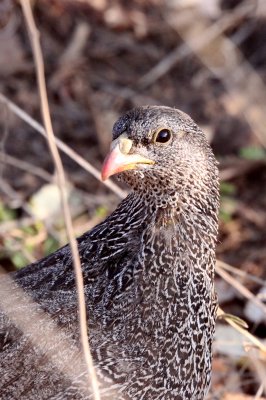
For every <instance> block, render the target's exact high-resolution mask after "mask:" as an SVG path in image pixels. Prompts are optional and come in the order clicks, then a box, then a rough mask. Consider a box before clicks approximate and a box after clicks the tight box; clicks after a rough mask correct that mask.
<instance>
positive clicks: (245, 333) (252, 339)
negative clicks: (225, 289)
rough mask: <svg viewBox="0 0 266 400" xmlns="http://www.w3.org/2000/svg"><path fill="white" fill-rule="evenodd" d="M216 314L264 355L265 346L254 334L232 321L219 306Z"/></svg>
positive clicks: (265, 352) (265, 351)
mask: <svg viewBox="0 0 266 400" xmlns="http://www.w3.org/2000/svg"><path fill="white" fill-rule="evenodd" d="M217 316H218V317H220V318H224V319H225V320H226V322H227V323H228V324H229V325H231V326H232V327H233V328H234V329H236V330H237V331H238V332H240V333H241V334H242V335H243V336H244V337H245V338H246V339H247V340H248V341H249V342H251V343H252V344H253V345H254V346H256V347H257V348H258V349H260V350H261V351H262V352H263V354H265V355H266V346H265V345H264V344H263V343H262V342H261V341H260V340H259V339H258V338H256V336H254V335H252V334H251V333H250V332H248V331H247V330H246V329H245V328H242V327H241V326H240V325H239V324H237V323H236V322H234V321H233V320H232V319H231V318H230V317H227V316H226V314H225V312H224V311H223V310H222V309H221V308H220V307H219V308H218V311H217Z"/></svg>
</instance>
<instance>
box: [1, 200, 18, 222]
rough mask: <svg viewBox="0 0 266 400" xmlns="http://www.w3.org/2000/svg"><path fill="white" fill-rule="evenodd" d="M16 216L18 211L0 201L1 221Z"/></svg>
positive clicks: (9, 219)
mask: <svg viewBox="0 0 266 400" xmlns="http://www.w3.org/2000/svg"><path fill="white" fill-rule="evenodd" d="M15 218H16V212H15V211H14V210H11V209H10V208H8V207H6V206H5V205H4V204H3V203H1V202H0V222H5V221H11V220H13V219H15Z"/></svg>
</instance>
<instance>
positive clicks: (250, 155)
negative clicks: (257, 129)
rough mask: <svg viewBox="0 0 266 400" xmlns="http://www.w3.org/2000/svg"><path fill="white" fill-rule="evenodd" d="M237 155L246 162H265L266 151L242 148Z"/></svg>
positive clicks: (250, 147)
mask: <svg viewBox="0 0 266 400" xmlns="http://www.w3.org/2000/svg"><path fill="white" fill-rule="evenodd" d="M239 154H240V156H241V157H242V158H245V159H247V160H266V151H265V150H264V149H263V148H262V147H256V146H248V147H242V149H240V152H239Z"/></svg>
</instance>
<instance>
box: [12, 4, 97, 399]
mask: <svg viewBox="0 0 266 400" xmlns="http://www.w3.org/2000/svg"><path fill="white" fill-rule="evenodd" d="M20 3H21V6H22V9H23V13H24V17H25V19H26V22H27V25H28V31H29V35H30V40H31V45H32V50H33V55H34V60H35V67H36V74H37V80H38V88H39V94H40V101H41V110H42V116H43V121H44V126H45V130H46V133H47V140H48V145H49V148H50V152H51V155H52V157H53V160H54V165H55V168H56V172H57V178H58V187H59V190H60V195H61V202H62V208H63V214H64V220H65V224H66V230H67V235H68V239H69V244H70V248H71V252H72V256H73V265H74V271H75V277H76V286H77V292H78V309H79V323H80V334H81V344H82V348H83V353H84V357H85V362H86V365H87V370H88V374H89V378H90V383H91V387H92V391H93V395H94V399H95V400H100V393H99V388H98V381H97V376H96V372H95V369H94V366H93V360H92V356H91V352H90V348H89V341H88V331H87V329H88V327H87V318H86V303H85V295H84V283H83V276H82V270H81V262H80V258H79V252H78V245H77V241H76V239H75V235H74V230H73V225H72V220H71V214H70V210H69V206H68V202H67V192H66V179H65V174H64V169H63V165H62V161H61V159H60V155H59V151H58V149H57V146H56V143H55V139H54V133H53V128H52V122H51V117H50V111H49V104H48V98H47V92H46V85H45V77H44V63H43V56H42V52H41V46H40V42H39V32H38V30H37V28H36V25H35V22H34V18H33V14H32V10H31V6H30V1H29V0H20Z"/></svg>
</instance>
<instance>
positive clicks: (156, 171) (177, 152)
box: [102, 106, 217, 206]
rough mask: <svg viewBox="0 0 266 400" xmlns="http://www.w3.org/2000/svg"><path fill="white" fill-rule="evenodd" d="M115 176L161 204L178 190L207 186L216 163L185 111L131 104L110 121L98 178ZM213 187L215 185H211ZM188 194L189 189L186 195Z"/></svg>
mask: <svg viewBox="0 0 266 400" xmlns="http://www.w3.org/2000/svg"><path fill="white" fill-rule="evenodd" d="M114 174H118V178H119V179H121V180H123V181H124V182H126V183H127V184H129V185H130V186H131V187H132V188H133V189H134V190H135V191H138V192H142V193H144V194H145V195H146V196H148V197H150V196H152V197H153V198H154V197H156V198H160V199H161V200H160V203H161V205H162V206H163V205H165V206H167V204H169V202H173V203H175V202H176V199H177V198H178V197H180V196H181V195H182V193H183V192H187V191H190V192H191V191H192V192H193V191H194V192H196V188H198V190H201V191H202V189H204V187H206V190H207V188H208V186H210V187H209V188H208V189H210V190H211V189H212V188H213V185H215V182H211V185H210V181H213V180H215V181H216V183H217V166H216V161H215V158H214V156H213V154H212V151H211V149H210V147H209V145H208V143H207V140H206V138H205V135H204V134H203V132H202V131H201V130H200V128H199V127H198V126H197V125H196V124H195V123H194V122H193V120H192V119H191V118H190V117H189V116H188V115H186V114H185V113H183V112H181V111H179V110H177V109H173V108H170V107H161V106H146V107H139V108H135V109H133V110H131V111H129V112H127V113H126V114H124V115H123V116H122V117H120V118H119V119H118V121H117V122H116V123H115V124H114V127H113V141H112V144H111V150H110V153H109V154H108V155H107V157H106V159H105V161H104V164H103V168H102V178H103V180H105V179H107V178H109V177H110V176H112V175H114ZM216 186H217V185H216ZM190 196H191V193H190Z"/></svg>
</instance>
